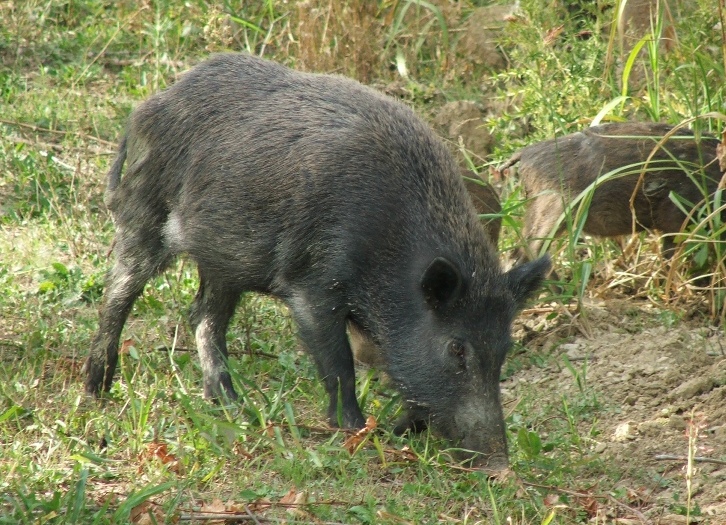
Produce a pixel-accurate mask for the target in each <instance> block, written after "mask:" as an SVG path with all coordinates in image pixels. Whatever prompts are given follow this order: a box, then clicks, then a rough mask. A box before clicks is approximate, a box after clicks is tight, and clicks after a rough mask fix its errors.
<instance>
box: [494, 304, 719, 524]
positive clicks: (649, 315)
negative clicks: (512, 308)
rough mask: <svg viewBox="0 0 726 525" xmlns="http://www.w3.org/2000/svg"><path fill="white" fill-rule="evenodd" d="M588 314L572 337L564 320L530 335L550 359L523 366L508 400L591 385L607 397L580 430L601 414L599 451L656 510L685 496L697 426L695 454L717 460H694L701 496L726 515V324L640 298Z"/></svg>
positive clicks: (595, 444)
mask: <svg viewBox="0 0 726 525" xmlns="http://www.w3.org/2000/svg"><path fill="white" fill-rule="evenodd" d="M586 314H587V319H588V324H589V331H590V332H591V333H590V334H589V335H590V337H585V336H583V335H581V334H579V333H578V334H575V335H570V336H565V337H564V338H563V337H562V335H561V332H562V330H563V327H562V326H560V327H554V328H552V329H551V330H546V331H544V332H542V333H541V335H538V336H537V337H535V338H533V339H532V340H531V342H530V343H529V344H528V345H527V347H528V350H527V351H528V352H541V353H543V354H546V355H548V356H549V358H553V359H548V360H547V362H548V363H551V364H549V365H548V366H545V367H541V368H540V367H534V366H532V367H529V368H525V369H524V370H520V371H519V372H517V373H516V374H514V375H513V376H512V377H511V378H510V379H508V380H507V381H506V382H505V383H504V384H503V387H504V388H503V391H504V398H505V402H506V400H507V397H509V398H510V399H512V398H517V397H518V396H520V395H523V392H529V393H530V395H531V394H532V391H534V394H535V395H539V396H541V397H542V398H543V399H550V400H556V399H559V398H562V397H563V396H564V397H568V396H570V395H574V394H576V392H577V390H578V389H587V390H588V391H590V392H592V393H593V394H594V395H595V396H596V398H597V399H598V400H599V402H600V406H599V407H598V409H597V410H596V412H595V414H594V416H593V421H588V422H586V423H583V425H582V428H580V429H579V431H580V433H581V435H587V432H588V429H589V428H591V427H592V424H593V423H596V425H597V428H598V429H599V431H600V434H599V435H597V436H596V437H595V438H594V439H592V440H591V442H590V443H589V446H590V447H591V450H592V452H593V453H594V454H599V455H600V456H601V458H602V459H603V460H604V461H605V462H606V463H607V464H611V465H612V466H613V467H614V468H615V469H617V470H618V471H620V472H622V473H624V475H625V477H624V478H623V479H622V480H621V481H620V483H619V484H622V486H624V487H638V488H639V490H640V491H641V492H642V493H643V494H646V495H647V499H648V501H647V502H643V505H642V508H648V509H649V512H650V513H651V514H652V515H649V514H647V513H646V515H647V516H648V518H649V519H653V520H657V519H661V517H662V516H663V514H668V513H669V509H673V508H674V507H676V508H677V507H678V502H680V503H682V504H683V505H685V498H686V490H687V488H686V464H687V462H686V460H685V459H684V458H686V456H687V455H688V452H689V436H690V448H691V450H692V451H693V452H694V453H695V455H696V456H699V457H702V458H706V459H711V460H714V459H715V460H716V461H715V462H708V461H700V460H697V461H696V462H695V464H694V466H695V468H694V472H693V476H692V487H691V492H692V497H693V499H694V501H695V503H696V504H697V506H698V507H699V508H700V511H701V514H702V516H704V517H709V516H710V517H712V518H716V516H721V517H723V516H726V463H724V462H723V461H720V462H719V461H718V460H720V459H723V456H724V453H726V350H725V349H724V346H723V345H724V341H723V332H722V331H721V330H718V329H715V328H711V327H707V326H704V324H703V323H700V324H699V325H698V326H696V325H689V324H688V323H686V322H675V321H674V318H673V317H672V316H670V315H668V314H669V313H668V312H666V313H665V314H664V313H663V312H662V311H658V310H656V309H655V308H653V307H652V306H651V305H649V304H647V303H643V302H635V301H633V300H632V299H631V300H612V299H608V300H607V301H599V302H595V303H590V304H587V305H586ZM540 317H541V319H537V316H534V317H530V319H529V321H526V323H527V324H530V323H532V321H534V323H535V324H536V323H538V322H539V323H542V319H544V315H541V316H540ZM524 318H525V319H526V318H527V316H526V315H525V316H524ZM564 328H565V329H566V328H567V327H564ZM575 331H576V330H575ZM564 356H566V359H565V357H564ZM565 362H569V363H570V364H571V366H569V367H568V366H562V365H563V363H565ZM583 365H584V366H583ZM573 370H574V372H575V373H574V374H573ZM578 375H579V376H580V377H575V376H578ZM716 519H718V518H716ZM684 520H685V517H684ZM683 523H685V521H683ZM714 523H716V522H714Z"/></svg>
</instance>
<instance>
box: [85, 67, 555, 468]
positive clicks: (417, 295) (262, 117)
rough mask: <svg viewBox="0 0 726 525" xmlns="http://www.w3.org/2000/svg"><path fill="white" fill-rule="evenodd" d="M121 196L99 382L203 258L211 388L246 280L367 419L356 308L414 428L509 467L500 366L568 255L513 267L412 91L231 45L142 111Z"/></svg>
mask: <svg viewBox="0 0 726 525" xmlns="http://www.w3.org/2000/svg"><path fill="white" fill-rule="evenodd" d="M124 157H125V159H124ZM124 160H125V164H126V173H125V175H124V176H123V177H122V178H121V167H122V165H123V163H124ZM107 203H108V206H109V208H110V209H111V211H112V213H113V216H114V220H115V223H116V227H117V235H116V239H115V246H114V255H115V260H114V265H113V268H112V270H111V271H110V274H109V277H108V282H107V289H106V294H105V298H104V303H103V306H102V307H101V311H100V326H99V331H98V334H97V335H96V337H95V339H94V341H93V343H92V347H91V351H90V355H89V358H88V361H87V379H86V389H87V391H88V392H91V393H95V394H97V393H99V392H100V391H103V390H108V388H109V387H110V386H111V383H112V380H113V375H114V369H115V367H116V360H117V353H118V341H119V336H120V333H121V330H122V328H123V325H124V322H125V320H126V317H127V316H128V314H129V311H130V309H131V306H132V304H133V302H134V300H135V298H136V297H137V296H138V295H139V294H140V293H141V292H142V290H143V288H144V285H145V283H146V282H147V281H148V280H149V279H150V278H151V277H153V276H154V275H156V274H158V273H159V272H161V271H162V270H164V268H166V267H167V266H168V265H169V263H170V262H171V261H172V260H173V258H174V257H176V256H177V255H180V254H187V255H188V256H189V257H190V258H191V259H193V260H194V261H195V262H196V263H197V266H198V270H199V276H200V289H199V292H198V293H197V297H196V299H195V301H194V305H193V307H192V316H191V321H192V327H193V328H194V330H195V334H196V338H197V345H198V349H199V355H200V361H201V364H202V369H203V372H204V393H205V396H207V397H209V398H220V397H222V398H224V397H227V398H233V399H234V398H236V393H235V391H234V388H233V386H232V382H231V379H230V375H229V372H228V371H227V368H226V358H227V350H226V344H225V332H226V330H227V326H228V323H229V320H230V318H231V316H232V315H233V313H234V310H235V306H236V304H237V301H238V299H239V297H240V294H241V293H243V292H245V291H255V292H261V293H267V294H271V295H273V296H276V297H279V298H280V299H282V300H283V301H285V303H286V304H287V305H288V306H289V308H290V311H291V313H292V316H293V318H294V319H295V321H296V324H297V327H298V330H299V336H300V339H301V341H302V343H303V344H304V346H305V347H306V348H307V350H308V351H309V352H310V354H311V355H312V357H313V358H314V360H315V363H316V364H317V367H318V370H319V372H320V376H321V378H322V380H323V381H324V384H325V387H326V390H327V392H328V394H329V396H330V404H329V409H328V416H329V418H330V422H331V423H332V424H342V425H343V426H345V427H361V426H363V425H364V418H363V414H362V413H361V410H360V408H359V406H358V402H357V400H356V395H355V375H354V374H355V373H354V369H353V356H352V355H351V350H350V346H349V342H348V339H347V337H346V324H347V323H349V322H352V323H355V324H356V325H357V326H358V327H360V328H361V329H362V330H363V331H364V332H365V334H366V336H367V337H369V338H370V339H371V340H373V341H375V342H376V344H378V345H379V346H380V347H381V348H382V349H383V353H384V359H385V361H386V363H387V372H388V373H389V375H390V376H391V377H392V378H393V381H394V382H395V384H396V385H397V386H398V388H399V389H400V391H401V392H402V393H403V395H404V398H405V402H406V404H407V405H408V406H409V408H410V412H411V419H410V425H409V426H411V427H416V424H417V423H420V422H422V421H423V422H426V423H430V425H431V426H432V428H433V429H434V430H436V431H438V432H440V433H441V434H443V435H444V436H446V437H448V438H450V439H452V440H453V441H454V442H455V443H456V444H457V445H458V446H460V447H462V448H465V449H470V450H471V451H473V452H471V453H469V454H468V455H466V457H468V458H472V457H473V456H474V453H480V455H477V456H476V462H477V464H479V465H486V464H487V462H488V463H489V465H490V466H493V467H501V466H503V465H506V441H505V436H504V421H503V418H502V410H501V406H500V403H499V373H500V368H501V365H502V361H503V359H504V356H505V354H506V352H507V349H508V348H509V346H510V326H511V323H512V319H513V317H514V315H515V312H516V311H517V309H518V308H519V307H520V306H521V304H522V302H523V301H524V300H525V298H526V297H527V296H528V295H529V294H530V293H531V292H532V291H533V290H535V289H536V288H537V286H538V285H539V283H540V281H541V279H542V275H543V273H544V272H545V271H546V270H547V268H548V266H549V261H548V260H547V259H542V260H539V261H536V262H533V263H530V264H528V265H525V266H522V267H519V268H515V269H514V270H512V271H510V272H509V273H503V272H502V271H501V269H500V266H499V262H498V259H497V254H496V252H495V250H494V249H493V248H492V245H491V244H490V242H489V240H488V239H487V237H486V234H485V233H484V229H483V228H482V226H481V224H480V223H479V219H478V217H477V215H476V213H475V211H474V207H473V205H472V203H471V199H470V198H469V196H468V195H467V193H466V189H465V187H464V184H463V182H462V180H461V177H460V175H459V169H458V168H457V166H456V164H455V161H454V159H453V157H452V156H451V155H450V154H449V152H448V151H447V150H446V148H445V146H444V145H443V144H442V143H441V141H440V140H438V139H437V138H436V137H435V136H434V134H433V132H432V131H431V130H430V129H429V128H428V127H427V126H426V125H424V124H423V123H422V122H421V121H420V120H419V119H418V118H416V116H415V115H414V113H413V112H412V111H411V110H410V109H408V108H407V107H406V106H404V105H402V104H400V103H397V102H395V101H392V100H391V99H389V98H387V97H384V96H382V95H380V94H378V93H377V92H375V91H373V90H371V89H368V88H366V87H363V86H361V85H360V84H358V83H356V82H354V81H351V80H348V79H345V78H342V77H338V76H328V75H314V74H304V73H299V72H295V71H292V70H290V69H287V68H285V67H282V66H280V65H277V64H275V63H272V62H269V61H265V60H261V59H259V58H255V57H252V56H248V55H244V54H222V55H217V56H215V57H213V58H211V59H210V60H207V61H206V62H204V63H202V64H200V65H199V66H197V67H195V68H194V69H192V70H191V71H189V72H188V73H186V74H185V75H184V76H183V77H182V78H181V80H179V81H178V82H177V83H176V84H175V85H174V86H172V87H171V88H169V89H167V90H166V91H164V92H161V93H158V94H156V95H154V96H152V97H151V98H150V99H149V100H147V101H146V102H144V103H143V104H141V105H140V106H139V107H138V108H137V109H136V110H135V111H134V112H133V114H132V115H131V118H130V122H129V125H128V130H127V134H126V138H125V139H124V140H123V141H122V143H121V146H120V149H119V157H118V159H117V160H116V162H115V163H114V165H113V167H112V168H111V171H110V173H109V189H108V194H107ZM339 395H340V396H341V399H342V407H341V413H342V421H338V417H337V414H338V404H337V403H338V396H339Z"/></svg>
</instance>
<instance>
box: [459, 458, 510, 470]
mask: <svg viewBox="0 0 726 525" xmlns="http://www.w3.org/2000/svg"><path fill="white" fill-rule="evenodd" d="M464 465H466V466H470V467H472V468H475V469H478V470H482V471H484V472H491V473H498V472H501V471H503V470H507V469H508V468H509V460H508V459H507V456H506V454H491V455H488V456H487V455H484V454H476V455H475V456H474V457H473V458H472V459H470V460H469V461H467V462H465V463H464Z"/></svg>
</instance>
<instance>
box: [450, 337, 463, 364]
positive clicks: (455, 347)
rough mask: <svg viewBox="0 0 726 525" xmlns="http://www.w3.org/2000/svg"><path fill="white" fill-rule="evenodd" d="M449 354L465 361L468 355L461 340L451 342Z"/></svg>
mask: <svg viewBox="0 0 726 525" xmlns="http://www.w3.org/2000/svg"><path fill="white" fill-rule="evenodd" d="M449 353H450V354H451V355H452V356H454V357H458V358H459V359H462V360H463V359H464V357H465V354H466V346H464V342H463V341H460V340H459V339H454V340H452V341H449Z"/></svg>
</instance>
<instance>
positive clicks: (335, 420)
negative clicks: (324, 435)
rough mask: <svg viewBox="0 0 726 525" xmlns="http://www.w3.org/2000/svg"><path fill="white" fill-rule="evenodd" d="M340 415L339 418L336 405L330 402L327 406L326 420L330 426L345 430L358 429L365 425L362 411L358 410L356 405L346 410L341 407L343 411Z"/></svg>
mask: <svg viewBox="0 0 726 525" xmlns="http://www.w3.org/2000/svg"><path fill="white" fill-rule="evenodd" d="M340 416H341V417H340V418H339V417H338V410H337V408H336V406H335V405H332V404H331V406H330V407H329V408H328V422H329V423H330V426H331V427H333V428H342V429H345V430H360V429H361V428H364V427H365V426H366V419H365V417H363V412H361V411H360V407H358V405H355V407H354V408H350V409H348V410H346V408H345V407H343V413H342V414H340Z"/></svg>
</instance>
